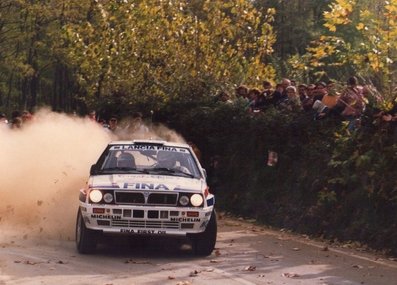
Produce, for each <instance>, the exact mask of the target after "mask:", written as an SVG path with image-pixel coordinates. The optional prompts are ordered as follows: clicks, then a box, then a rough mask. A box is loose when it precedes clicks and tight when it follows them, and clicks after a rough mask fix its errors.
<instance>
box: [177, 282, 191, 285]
mask: <svg viewBox="0 0 397 285" xmlns="http://www.w3.org/2000/svg"><path fill="white" fill-rule="evenodd" d="M191 284H192V283H190V282H189V281H179V282H178V283H176V285H191Z"/></svg>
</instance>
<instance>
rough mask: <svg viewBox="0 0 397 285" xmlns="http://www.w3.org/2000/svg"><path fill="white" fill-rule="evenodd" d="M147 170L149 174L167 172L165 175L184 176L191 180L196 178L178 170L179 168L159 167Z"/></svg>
mask: <svg viewBox="0 0 397 285" xmlns="http://www.w3.org/2000/svg"><path fill="white" fill-rule="evenodd" d="M146 170H147V171H149V172H165V173H171V174H183V175H185V176H188V177H190V178H195V177H196V176H194V175H193V174H190V173H188V172H185V171H183V170H180V169H177V168H167V167H157V168H150V169H146Z"/></svg>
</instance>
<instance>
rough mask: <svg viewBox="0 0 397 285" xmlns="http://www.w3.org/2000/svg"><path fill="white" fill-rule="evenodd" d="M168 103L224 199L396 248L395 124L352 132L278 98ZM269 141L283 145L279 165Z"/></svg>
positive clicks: (286, 222)
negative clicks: (248, 105) (264, 104)
mask: <svg viewBox="0 0 397 285" xmlns="http://www.w3.org/2000/svg"><path fill="white" fill-rule="evenodd" d="M161 112H162V114H161V116H160V117H162V118H167V119H168V120H167V122H166V123H167V124H168V125H169V126H170V127H172V128H173V129H176V130H178V131H179V132H181V133H182V135H183V136H184V137H185V138H186V139H187V140H189V141H193V142H195V143H196V144H197V145H198V147H199V149H200V150H201V153H202V155H203V163H204V166H205V168H206V169H207V171H208V174H209V182H210V189H211V191H214V192H215V193H216V195H217V204H218V207H220V208H223V209H224V210H227V211H231V212H233V213H234V214H237V215H241V216H245V217H253V218H256V219H257V220H258V221H261V222H264V223H267V224H270V225H275V226H278V227H288V228H290V229H293V230H296V231H299V232H302V233H306V234H307V233H309V234H314V235H322V236H325V237H329V238H338V239H339V240H359V241H361V242H366V243H369V244H370V245H372V246H374V247H378V248H388V249H390V250H391V251H393V252H397V243H396V242H395V241H394V240H393V239H391V238H389V237H390V236H396V235H397V232H396V230H395V227H393V229H392V228H391V227H392V225H395V224H397V218H396V215H395V212H396V210H397V187H396V185H397V183H396V182H397V181H396V177H395V165H396V162H397V161H396V157H397V156H396V154H397V143H396V142H397V137H395V132H396V131H397V129H396V126H395V125H387V124H386V125H379V122H376V121H375V122H371V121H367V122H366V123H365V125H363V126H362V127H361V129H359V130H358V131H357V132H355V133H352V134H349V133H348V132H346V126H345V124H344V122H341V121H340V119H338V118H331V117H330V118H326V119H324V120H320V121H313V117H312V115H311V114H307V113H299V114H296V113H286V112H285V111H280V110H277V109H274V108H272V107H271V108H269V109H267V110H266V111H265V112H263V113H259V114H256V115H254V116H252V115H249V114H248V113H247V112H246V111H244V109H242V108H241V106H238V104H222V103H215V102H212V101H206V102H205V101H197V102H190V103H188V104H187V103H186V102H178V103H177V102H173V103H171V102H170V103H169V104H167V108H165V109H162V110H161ZM382 124H383V123H382ZM269 150H272V151H276V152H277V153H278V162H277V164H276V165H275V166H273V167H271V166H268V165H267V158H268V151H269ZM214 160H216V161H217V162H218V166H219V167H217V168H214V167H213V163H212V162H213V161H214Z"/></svg>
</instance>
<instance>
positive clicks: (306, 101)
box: [0, 76, 397, 138]
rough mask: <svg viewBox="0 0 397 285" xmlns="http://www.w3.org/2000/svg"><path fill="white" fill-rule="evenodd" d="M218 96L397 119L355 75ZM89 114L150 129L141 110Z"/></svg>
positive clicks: (263, 106) (111, 126) (21, 120)
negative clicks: (126, 115) (122, 117)
mask: <svg viewBox="0 0 397 285" xmlns="http://www.w3.org/2000/svg"><path fill="white" fill-rule="evenodd" d="M216 98H217V100H218V101H219V102H221V103H226V104H236V105H238V106H239V107H241V108H243V109H244V110H246V111H247V112H248V113H250V114H252V115H255V114H258V113H263V112H265V111H266V110H267V109H269V108H276V109H279V110H281V111H285V112H306V113H311V114H312V115H313V119H314V120H321V119H324V118H326V117H331V116H332V117H338V118H340V119H341V120H344V121H347V122H348V130H349V131H353V130H355V129H357V128H358V127H359V126H360V124H361V119H362V117H363V116H364V115H366V116H368V115H369V116H371V117H373V118H374V119H377V120H379V121H383V122H397V103H396V102H394V104H393V106H392V108H389V110H387V111H385V110H381V109H380V108H378V107H377V106H379V105H380V104H381V103H382V102H383V98H382V96H380V95H379V92H378V91H377V90H376V88H375V87H374V86H373V85H360V84H359V82H358V79H357V78H356V77H355V76H352V77H350V78H349V79H348V80H347V82H346V85H345V86H344V87H341V85H339V84H337V83H335V82H333V81H328V82H323V81H319V82H317V83H315V84H304V83H301V84H299V83H297V82H296V81H295V80H291V79H287V78H284V79H282V80H281V82H280V83H277V84H275V85H273V84H272V83H271V82H270V81H263V83H262V87H261V88H257V87H254V88H249V87H247V86H246V85H240V86H238V87H237V88H236V89H235V94H234V96H231V95H230V94H229V93H228V92H225V91H222V92H220V93H219V95H218V96H216ZM75 115H76V114H75ZM86 117H87V118H88V119H90V120H92V121H95V122H97V123H98V124H100V125H101V126H102V127H103V128H105V129H106V130H107V131H109V132H112V133H114V134H116V135H117V136H118V137H121V138H127V137H128V134H131V133H147V132H148V131H149V130H148V128H147V127H146V126H145V125H144V123H143V116H142V113H140V112H136V113H134V114H133V115H132V119H131V120H128V122H127V124H124V125H122V126H120V122H119V118H118V116H117V115H112V116H110V117H109V118H108V119H106V120H105V119H100V118H99V117H98V116H97V113H96V112H95V111H90V112H88V114H87V115H86ZM33 120H34V116H33V115H32V113H31V112H29V111H27V110H24V111H22V112H20V111H14V112H12V114H11V116H10V118H9V119H8V118H7V116H6V115H5V114H4V113H0V127H4V126H8V128H10V129H20V128H21V127H22V126H23V125H25V124H28V123H29V122H31V121H33Z"/></svg>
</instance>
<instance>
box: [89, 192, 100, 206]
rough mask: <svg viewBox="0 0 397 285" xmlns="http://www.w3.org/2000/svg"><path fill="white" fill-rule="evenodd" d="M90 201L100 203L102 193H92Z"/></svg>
mask: <svg viewBox="0 0 397 285" xmlns="http://www.w3.org/2000/svg"><path fill="white" fill-rule="evenodd" d="M90 200H91V201H92V202H94V203H99V202H100V201H101V200H102V192H101V191H99V190H92V191H90Z"/></svg>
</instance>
